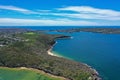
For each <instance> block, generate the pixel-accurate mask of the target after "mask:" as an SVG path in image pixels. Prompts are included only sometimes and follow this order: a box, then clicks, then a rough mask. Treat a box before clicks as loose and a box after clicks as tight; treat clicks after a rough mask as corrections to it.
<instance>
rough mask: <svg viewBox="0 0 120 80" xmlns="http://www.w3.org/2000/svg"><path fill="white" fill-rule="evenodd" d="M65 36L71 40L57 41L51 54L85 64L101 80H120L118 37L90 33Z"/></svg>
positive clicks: (119, 39) (119, 38) (116, 35)
mask: <svg viewBox="0 0 120 80" xmlns="http://www.w3.org/2000/svg"><path fill="white" fill-rule="evenodd" d="M56 33H57V32H52V34H56ZM63 34H65V33H63ZM67 35H71V36H72V37H73V38H72V39H58V40H57V44H56V45H55V46H54V48H53V52H55V53H57V54H59V55H62V56H65V57H68V58H71V59H73V60H76V61H78V62H83V63H87V64H88V65H90V66H92V67H93V68H95V69H96V70H97V71H98V72H99V73H100V76H101V77H102V78H103V80H120V78H119V77H120V35H118V34H100V33H90V32H78V33H71V34H67Z"/></svg>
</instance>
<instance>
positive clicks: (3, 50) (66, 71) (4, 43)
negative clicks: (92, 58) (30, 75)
mask: <svg viewBox="0 0 120 80" xmlns="http://www.w3.org/2000/svg"><path fill="white" fill-rule="evenodd" d="M58 38H69V36H65V35H55V34H54V35H52V34H47V33H44V32H43V31H31V30H25V29H0V66H1V67H9V68H19V67H26V68H34V69H38V70H42V71H44V72H45V73H49V74H52V75H56V76H61V77H64V78H65V79H66V80H101V79H100V78H99V74H98V73H97V72H96V71H95V70H94V69H92V68H91V67H90V66H88V65H85V64H83V63H79V62H75V61H72V60H68V59H65V58H62V57H56V56H51V55H49V54H48V52H47V51H48V50H49V49H51V47H52V46H53V45H54V44H55V42H56V39H58Z"/></svg>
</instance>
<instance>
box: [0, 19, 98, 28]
mask: <svg viewBox="0 0 120 80" xmlns="http://www.w3.org/2000/svg"><path fill="white" fill-rule="evenodd" d="M0 25H1V26H4V25H9V26H24V25H31V26H32V25H34V26H80V25H81V26H83V25H84V26H88V25H98V24H97V23H95V22H90V21H83V20H78V21H75V20H68V19H55V20H51V19H45V20H42V19H41V20H36V19H15V18H0Z"/></svg>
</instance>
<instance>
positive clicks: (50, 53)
mask: <svg viewBox="0 0 120 80" xmlns="http://www.w3.org/2000/svg"><path fill="white" fill-rule="evenodd" d="M51 50H52V49H49V50H48V51H47V53H48V55H51V56H56V57H60V56H58V55H56V54H54V53H52V52H51Z"/></svg>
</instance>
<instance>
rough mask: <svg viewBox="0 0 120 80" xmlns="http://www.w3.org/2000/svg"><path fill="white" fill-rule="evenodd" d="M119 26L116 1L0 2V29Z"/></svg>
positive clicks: (118, 1) (12, 0) (46, 0)
mask: <svg viewBox="0 0 120 80" xmlns="http://www.w3.org/2000/svg"><path fill="white" fill-rule="evenodd" d="M92 25H93V26H114V25H116V26H120V0H0V26H92Z"/></svg>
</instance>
